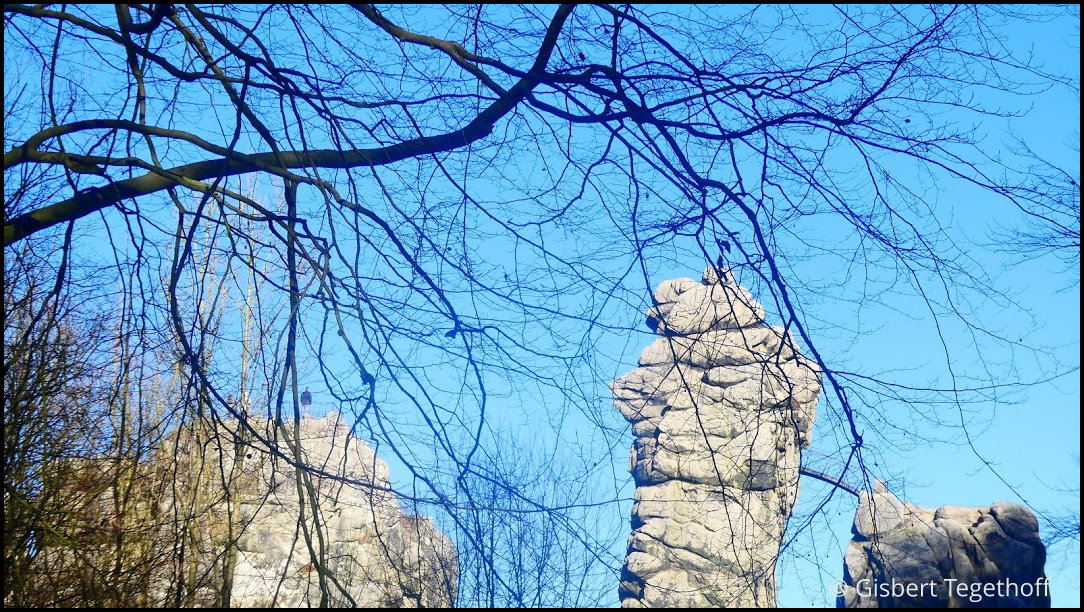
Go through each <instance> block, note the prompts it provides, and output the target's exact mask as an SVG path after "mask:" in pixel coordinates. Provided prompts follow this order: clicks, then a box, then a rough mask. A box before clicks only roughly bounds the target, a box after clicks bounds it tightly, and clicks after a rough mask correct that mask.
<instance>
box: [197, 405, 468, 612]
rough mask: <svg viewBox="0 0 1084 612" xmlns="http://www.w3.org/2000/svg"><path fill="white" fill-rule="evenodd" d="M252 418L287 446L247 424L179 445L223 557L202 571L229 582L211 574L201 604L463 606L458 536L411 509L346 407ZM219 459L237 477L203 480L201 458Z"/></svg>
mask: <svg viewBox="0 0 1084 612" xmlns="http://www.w3.org/2000/svg"><path fill="white" fill-rule="evenodd" d="M250 423H251V424H253V425H254V426H255V429H256V430H257V431H262V432H264V433H266V435H268V436H271V437H277V440H274V442H275V443H274V447H275V448H277V449H278V451H279V453H278V454H271V453H268V452H267V450H266V448H265V445H263V444H249V443H248V442H247V441H246V437H247V434H246V433H245V432H244V430H238V429H237V422H236V421H226V422H223V423H222V424H221V425H220V426H219V427H218V428H216V429H215V431H213V432H210V435H207V436H206V437H204V439H203V440H201V441H197V440H195V439H193V438H192V436H186V437H185V438H184V439H182V442H181V444H179V445H178V451H177V452H178V453H179V454H180V455H181V458H182V461H181V470H182V471H181V473H182V474H184V473H185V472H186V471H188V472H189V476H188V478H191V479H196V478H199V479H200V480H201V481H202V483H203V484H202V485H201V488H200V490H199V491H197V492H195V493H194V494H193V493H191V492H190V493H189V494H187V495H186V496H185V503H186V504H189V505H196V506H201V507H204V508H205V509H204V510H203V512H202V515H203V516H204V517H205V518H204V519H202V520H201V521H200V523H201V525H199V526H198V527H196V529H198V530H200V531H199V533H198V538H197V539H198V541H200V542H202V543H203V544H202V546H203V547H204V548H205V549H208V550H209V551H210V552H211V553H212V555H211V556H209V557H208V558H206V559H199V560H195V561H194V563H196V565H197V566H198V570H199V574H201V575H206V573H211V574H222V575H223V576H224V578H223V580H226V581H228V582H229V583H230V584H229V588H228V589H224V587H223V583H222V581H211V582H210V584H209V585H208V586H207V587H204V588H203V589H202V590H201V591H202V592H201V593H197V595H196V597H194V598H193V603H195V604H196V605H200V603H201V602H202V603H204V604H206V605H222V603H223V602H222V600H221V595H218V594H217V593H218V592H221V591H224V590H228V591H229V593H230V599H229V601H228V603H229V604H230V605H231V606H234V607H321V605H322V604H323V605H325V606H330V607H449V606H451V605H452V604H453V603H454V601H455V591H456V583H457V575H458V567H457V564H456V555H455V550H454V548H453V545H452V543H451V541H450V540H449V539H448V538H447V537H446V536H445V535H444V534H442V533H441V532H440V531H438V530H437V529H436V528H435V526H434V525H433V521H432V519H430V518H429V517H424V516H416V515H411V514H407V513H404V512H403V510H401V509H400V506H399V501H398V499H397V497H396V495H395V494H394V493H393V492H392V491H391V488H390V483H389V474H388V466H387V464H386V463H385V462H384V461H382V460H380V459H378V458H377V457H376V453H375V452H374V451H373V449H371V448H369V447H368V446H367V445H366V444H365V443H364V442H363V441H361V440H358V439H357V438H353V437H349V436H348V428H347V427H346V425H345V424H344V423H343V422H342V419H341V417H339V415H338V414H336V413H331V414H330V415H328V416H326V417H324V418H302V419H301V420H300V421H299V422H296V423H295V422H294V421H287V422H285V423H284V424H283V425H281V426H278V427H271V426H268V424H267V423H266V422H261V421H250ZM197 437H202V436H197ZM197 449H202V451H201V452H197ZM261 449H262V450H261ZM208 462H210V466H211V468H212V471H213V473H215V474H224V475H226V476H225V477H221V476H219V477H210V478H208V477H202V478H200V477H199V473H198V472H199V471H200V470H201V469H203V468H200V467H198V466H199V465H207V464H208ZM298 464H300V465H302V466H304V469H298ZM186 468H187V469H186ZM182 480H184V478H182ZM225 483H228V484H225ZM182 484H184V483H182ZM299 485H300V486H299ZM227 489H228V492H227ZM227 493H228V494H227ZM231 539H234V540H235V541H236V547H230V546H229V545H228V542H229V541H230V540H231ZM314 558H315V562H314Z"/></svg>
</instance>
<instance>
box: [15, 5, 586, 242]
mask: <svg viewBox="0 0 1084 612" xmlns="http://www.w3.org/2000/svg"><path fill="white" fill-rule="evenodd" d="M572 9H573V5H569V4H563V5H561V6H560V7H558V9H557V12H556V13H555V14H554V16H553V19H552V20H551V21H550V25H549V27H548V29H547V30H546V36H545V38H544V39H543V40H542V44H541V45H540V47H539V51H538V54H537V55H536V57H535V61H534V64H533V65H532V66H531V69H530V71H529V72H528V73H527V76H525V77H523V78H522V79H520V80H519V81H518V82H517V83H516V84H515V85H514V86H512V88H511V89H509V90H508V91H507V92H506V93H505V94H504V95H502V96H500V97H499V98H498V99H497V100H496V101H495V102H493V104H490V105H489V106H488V107H486V109H485V110H483V111H482V112H481V113H479V114H478V116H477V117H475V118H474V119H473V120H472V121H471V122H470V123H469V124H467V125H466V126H465V127H463V128H460V129H458V130H455V131H453V132H449V133H446V134H441V135H439V136H423V137H421V138H415V139H412V140H407V141H404V142H401V143H397V144H394V145H391V146H388V147H380V148H375V149H354V150H350V151H335V150H317V151H284V152H280V153H258V154H255V155H246V156H243V157H242V156H240V155H237V156H224V157H220V158H218V159H210V160H205V161H200V162H194V163H191V164H185V165H183V166H177V167H175V168H171V169H169V170H165V171H163V172H161V173H148V174H144V175H143V176H138V177H135V178H131V179H127V180H123V181H117V182H115V183H111V184H109V185H105V186H102V187H94V188H92V189H88V190H86V191H83V192H82V193H79V194H76V195H75V196H74V197H72V198H69V199H67V200H64V201H62V202H57V203H55V204H50V205H48V206H44V207H42V208H39V209H37V210H34V211H31V212H29V213H26V214H24V215H21V216H19V217H16V218H15V219H12V220H10V221H8V222H6V223H4V246H5V247H7V246H9V245H11V244H14V243H16V242H18V241H19V240H22V239H23V238H25V237H27V236H30V235H32V234H34V233H36V232H40V231H41V230H44V229H46V228H49V227H52V226H54V225H56V224H58V223H63V222H65V221H72V220H75V219H80V218H82V217H85V216H87V215H89V214H91V213H94V212H97V211H99V210H102V209H104V208H107V207H109V206H112V205H113V204H116V203H118V202H120V201H122V200H124V199H126V198H132V197H138V196H144V195H148V194H151V193H155V192H158V191H162V190H164V189H167V188H169V187H172V186H174V185H176V184H178V182H179V181H181V180H184V179H188V180H197V181H203V180H207V179H211V178H215V177H226V176H234V175H238V174H244V173H247V172H254V171H257V170H261V166H276V167H282V168H283V169H293V168H312V167H319V168H339V169H342V168H357V167H363V166H382V165H385V164H390V163H394V162H397V161H401V160H404V159H410V158H413V157H419V156H423V155H431V154H433V153H439V152H442V151H451V150H453V149H458V148H461V147H464V146H466V145H469V144H471V143H473V142H476V141H478V140H481V139H482V138H485V137H486V136H488V135H489V134H490V133H492V131H493V127H494V125H495V124H496V123H497V121H499V120H500V119H501V118H502V117H504V116H505V115H507V114H508V113H509V111H511V110H512V109H513V108H515V107H516V105H518V104H519V103H520V102H522V101H523V100H524V99H525V98H526V97H527V95H528V94H529V93H530V92H531V91H532V90H533V89H534V88H535V86H536V85H537V84H538V83H539V81H540V78H539V77H541V76H542V74H543V73H544V72H545V69H546V65H547V64H548V63H549V59H550V57H551V56H552V54H553V50H554V48H555V47H556V45H557V36H558V34H559V33H560V31H561V27H562V26H563V25H564V23H565V20H566V19H567V18H568V16H569V15H570V14H571V12H572ZM24 155H28V153H25V152H24ZM7 157H8V156H7V155H5V164H6V163H7V162H8V159H7ZM172 177H176V178H172Z"/></svg>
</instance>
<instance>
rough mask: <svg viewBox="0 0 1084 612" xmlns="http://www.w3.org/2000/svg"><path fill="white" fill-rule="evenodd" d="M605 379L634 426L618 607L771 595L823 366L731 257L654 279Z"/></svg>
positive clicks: (748, 602) (772, 599)
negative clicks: (685, 274) (621, 360)
mask: <svg viewBox="0 0 1084 612" xmlns="http://www.w3.org/2000/svg"><path fill="white" fill-rule="evenodd" d="M655 303H656V305H655V306H653V307H652V308H651V309H650V310H649V311H648V313H647V316H648V325H649V326H650V327H651V328H652V329H653V331H655V333H656V334H658V336H659V337H658V338H657V339H656V340H655V341H654V342H653V343H652V344H651V345H650V346H648V347H647V348H646V349H645V350H644V351H643V353H642V354H641V356H640V361H639V364H640V366H641V367H639V368H637V369H635V370H633V371H632V372H630V373H628V374H626V375H624V376H622V377H620V378H618V379H617V380H616V381H614V383H613V385H612V389H613V393H614V395H615V397H616V399H615V401H614V405H615V407H616V408H617V409H618V410H619V411H620V412H621V414H622V415H623V416H624V417H625V418H626V419H627V420H628V421H629V422H630V423H631V424H632V431H633V434H634V435H635V436H636V440H635V442H634V443H633V448H632V455H631V457H630V462H629V463H630V465H629V468H630V471H631V472H632V475H633V478H634V480H635V483H636V493H635V501H634V504H633V509H632V527H633V531H632V535H630V537H629V546H628V554H627V557H626V560H625V566H624V569H623V571H622V576H621V585H620V589H619V590H620V597H621V604H622V606H624V607H677V606H682V607H707V606H713V607H730V606H743V607H748V606H757V607H768V606H774V605H775V603H776V587H775V562H776V558H777V556H778V553H779V546H780V543H781V539H782V537H783V532H784V528H785V526H786V523H787V520H788V519H789V517H790V515H791V510H792V508H793V505H794V502H795V500H796V498H797V495H798V468H799V461H800V449H801V448H803V447H805V446H806V445H807V444H808V439H809V433H810V430H811V429H812V426H813V420H814V418H815V407H816V403H817V398H818V395H819V394H820V390H821V383H820V370H819V369H818V368H817V367H816V365H815V364H814V363H813V362H811V361H809V360H807V359H805V358H803V357H802V356H801V355H800V354H799V352H798V350H797V348H796V347H795V345H794V343H793V341H792V339H791V337H790V335H789V334H788V333H787V332H786V330H784V329H783V328H781V327H773V326H769V325H767V324H765V322H764V309H763V308H762V307H761V305H760V304H758V303H757V302H756V301H755V300H754V299H753V297H752V296H751V295H750V294H749V292H748V291H747V290H746V289H745V288H743V287H741V286H739V285H738V284H737V283H736V282H735V280H734V277H733V275H732V274H731V273H730V271H729V270H726V269H722V268H708V269H707V270H706V271H705V272H704V276H703V280H702V282H697V281H695V280H693V279H689V278H682V279H677V280H670V281H665V282H663V283H662V284H660V285H659V287H658V289H657V291H656V293H655Z"/></svg>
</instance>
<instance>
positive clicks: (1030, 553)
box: [836, 482, 1050, 608]
mask: <svg viewBox="0 0 1084 612" xmlns="http://www.w3.org/2000/svg"><path fill="white" fill-rule="evenodd" d="M853 531H854V539H853V540H852V541H851V543H850V546H849V547H848V548H847V554H846V557H845V561H844V568H843V569H844V584H843V585H842V587H841V589H840V591H841V592H840V595H839V598H838V599H837V602H836V603H837V605H838V606H839V607H846V608H877V607H890V608H915V607H936V608H944V607H949V608H971V607H975V608H991V607H993V608H1003V607H1006V608H1020V607H1024V608H1049V607H1050V593H1049V584H1048V583H1047V580H1046V575H1045V574H1044V571H1043V565H1044V564H1045V562H1046V549H1045V548H1044V547H1043V544H1042V541H1041V540H1040V539H1039V523H1038V521H1037V520H1036V519H1035V516H1034V515H1033V514H1032V513H1031V512H1030V511H1029V510H1028V509H1027V508H1024V507H1023V506H1020V505H1017V504H1012V503H1008V502H995V503H994V504H993V505H992V506H990V507H989V508H963V507H960V506H942V507H941V508H939V509H937V510H936V511H935V510H927V509H924V508H918V507H916V506H914V505H912V504H909V503H903V502H900V500H898V499H896V497H895V496H893V495H892V494H891V493H889V492H888V491H887V490H885V488H884V485H882V484H881V483H879V482H878V483H877V484H876V486H875V487H874V490H873V492H872V493H863V494H862V495H861V498H860V501H859V504H858V512H857V514H856V515H855V517H854V528H853Z"/></svg>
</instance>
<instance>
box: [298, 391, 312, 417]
mask: <svg viewBox="0 0 1084 612" xmlns="http://www.w3.org/2000/svg"><path fill="white" fill-rule="evenodd" d="M309 406H312V393H311V392H310V391H309V388H308V387H305V390H304V391H302V392H301V407H302V408H303V409H304V410H305V416H308V415H309Z"/></svg>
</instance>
